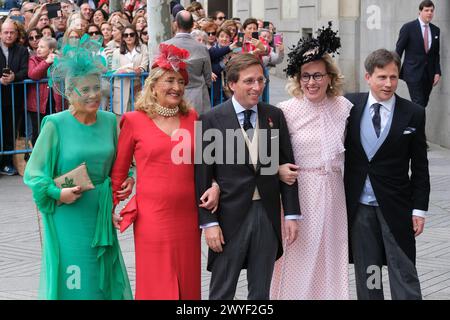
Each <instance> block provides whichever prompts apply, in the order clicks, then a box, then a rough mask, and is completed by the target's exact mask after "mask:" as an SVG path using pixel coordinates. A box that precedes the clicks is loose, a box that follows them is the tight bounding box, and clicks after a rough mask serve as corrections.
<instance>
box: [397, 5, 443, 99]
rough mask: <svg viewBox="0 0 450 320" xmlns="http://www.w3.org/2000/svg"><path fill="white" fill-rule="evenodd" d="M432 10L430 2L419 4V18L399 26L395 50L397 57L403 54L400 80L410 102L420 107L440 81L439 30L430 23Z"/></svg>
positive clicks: (432, 6) (432, 14) (432, 15)
mask: <svg viewBox="0 0 450 320" xmlns="http://www.w3.org/2000/svg"><path fill="white" fill-rule="evenodd" d="M434 8H435V7H434V3H433V2H432V1H430V0H425V1H422V2H421V4H420V6H419V10H420V13H419V18H418V19H416V20H414V21H411V22H409V23H407V24H405V25H403V27H402V28H401V29H400V35H399V38H398V41H397V48H396V51H397V53H398V55H399V56H400V57H401V56H402V55H403V52H404V53H405V59H404V61H403V67H402V69H401V72H400V78H401V79H403V80H404V81H405V82H406V84H407V85H408V90H409V94H410V96H411V100H412V101H413V102H415V103H417V104H418V105H421V106H423V107H426V106H427V105H428V101H429V98H430V94H431V91H432V90H433V87H434V86H436V85H437V84H438V83H439V81H440V79H441V63H440V53H439V51H440V45H439V41H440V34H441V31H440V29H439V28H438V27H436V26H435V25H434V24H432V23H431V20H433V17H434Z"/></svg>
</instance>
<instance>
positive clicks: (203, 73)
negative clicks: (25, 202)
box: [0, 0, 284, 175]
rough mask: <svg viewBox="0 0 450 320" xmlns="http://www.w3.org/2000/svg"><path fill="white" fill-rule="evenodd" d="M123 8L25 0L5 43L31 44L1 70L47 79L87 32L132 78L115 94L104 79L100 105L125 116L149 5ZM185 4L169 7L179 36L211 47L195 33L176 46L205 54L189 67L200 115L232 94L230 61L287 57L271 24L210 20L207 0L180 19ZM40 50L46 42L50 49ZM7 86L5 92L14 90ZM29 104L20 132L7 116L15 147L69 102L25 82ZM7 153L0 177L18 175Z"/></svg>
mask: <svg viewBox="0 0 450 320" xmlns="http://www.w3.org/2000/svg"><path fill="white" fill-rule="evenodd" d="M123 7H124V9H123V10H121V11H115V12H110V10H109V2H108V0H102V1H86V0H84V1H76V2H73V1H71V0H63V1H61V2H60V8H59V9H60V10H58V11H56V13H55V12H54V8H53V7H52V3H50V2H47V1H40V2H39V3H36V2H27V1H25V2H23V3H22V4H21V6H20V8H11V9H10V11H9V14H8V16H7V17H5V20H4V21H2V24H4V27H5V28H7V26H12V28H13V29H14V32H12V33H10V34H8V37H9V38H10V39H12V40H7V39H2V43H3V45H4V46H7V47H9V46H11V47H12V48H13V47H14V48H21V49H20V50H22V51H24V49H23V48H26V49H27V50H26V51H27V52H26V53H25V52H24V53H23V54H20V57H17V58H14V59H19V60H20V61H19V63H18V64H16V63H15V62H14V61H7V62H6V61H5V63H4V64H3V63H2V68H9V69H10V70H11V71H12V72H13V74H16V76H15V78H14V82H19V81H22V80H25V79H31V80H35V81H40V80H42V79H46V78H47V70H48V69H49V67H50V66H51V65H52V63H53V60H54V58H55V56H58V54H59V53H60V51H61V48H62V47H63V45H64V44H66V43H70V42H73V41H76V40H80V39H81V38H82V36H83V35H84V34H88V35H89V36H90V37H91V39H94V40H98V41H100V42H101V43H102V49H101V52H102V55H103V56H104V58H105V59H106V60H107V62H108V68H107V70H106V71H107V72H109V73H111V74H127V76H126V77H115V78H114V81H113V82H111V83H112V86H113V96H112V97H110V90H109V88H108V86H107V85H106V84H107V82H108V80H105V81H104V87H105V90H104V92H103V95H104V97H103V99H102V108H104V109H110V110H111V111H113V112H114V113H115V114H116V115H118V116H119V117H118V118H119V119H120V116H121V115H122V114H123V113H125V112H127V111H130V110H132V108H133V105H134V101H136V100H137V98H138V95H139V93H140V90H141V88H142V84H143V80H144V79H143V78H142V79H141V74H142V73H144V72H147V71H148V70H149V59H148V56H149V55H148V52H147V45H148V41H149V30H148V17H147V8H146V2H144V1H137V0H129V1H126V2H125V3H124V6H123ZM48 8H50V9H48ZM183 9H184V8H183V7H182V6H181V5H180V4H177V3H176V2H173V4H172V5H171V12H172V17H173V20H174V22H173V26H172V31H173V34H174V35H176V34H179V33H191V34H192V36H193V38H194V39H196V40H198V41H199V42H200V43H201V44H202V46H203V47H205V48H206V49H204V48H202V49H199V48H198V47H199V46H193V44H192V41H190V40H191V39H190V37H189V38H187V39H182V40H181V42H179V43H178V45H179V46H182V47H184V46H189V47H190V48H191V50H196V51H197V52H198V53H199V54H198V55H195V54H191V60H192V61H194V59H196V58H197V57H198V58H200V59H201V60H202V63H201V64H199V65H197V66H194V63H192V64H190V65H189V73H190V74H191V81H190V84H189V86H188V87H187V100H188V101H189V102H191V103H192V104H193V105H195V106H196V109H197V111H199V112H200V113H202V112H205V111H207V110H209V109H210V108H211V101H212V104H213V105H214V106H215V105H218V104H219V103H221V101H224V100H226V99H227V98H228V97H229V96H230V93H229V91H227V90H225V88H227V86H226V84H225V81H224V80H225V79H226V77H225V76H224V72H225V71H224V66H225V64H226V62H227V61H228V60H229V59H230V58H231V57H232V56H233V55H234V54H237V53H241V52H252V53H253V54H255V55H258V56H259V57H260V58H261V59H263V61H264V64H265V65H266V66H267V67H271V66H274V65H275V64H278V63H281V62H282V60H283V57H284V47H283V44H282V43H277V45H276V46H275V45H274V44H273V25H272V24H270V28H269V26H268V27H267V28H269V29H264V28H263V21H258V20H256V19H249V20H248V21H246V22H245V23H244V25H241V23H240V20H239V19H229V20H227V19H226V17H225V15H224V13H223V12H215V13H213V14H212V15H211V17H209V18H208V17H206V16H205V12H204V10H203V8H202V7H201V4H200V3H198V2H195V1H194V2H193V3H191V4H190V6H189V7H187V8H186V11H187V13H188V14H189V15H190V16H189V17H187V16H186V15H184V17H181V18H180V19H179V21H178V22H177V21H175V20H176V19H175V17H176V15H177V13H178V12H180V11H181V10H183ZM258 30H259V34H260V35H259V36H258V39H253V38H252V32H255V31H258ZM241 31H242V32H245V41H244V44H243V45H241V46H242V48H241V47H239V46H238V44H237V43H238V40H237V38H238V33H239V32H241ZM5 32H7V31H5ZM5 37H6V35H5ZM176 37H177V36H175V38H176ZM50 39H53V40H50ZM8 41H9V42H8ZM55 41H56V43H57V45H56V46H55ZM185 42H186V43H185ZM247 42H248V44H247ZM271 45H272V46H273V47H271ZM40 47H45V48H47V47H48V50H47V49H42V48H40ZM14 56H15V55H14ZM5 57H6V56H5ZM200 68H201V69H200ZM18 74H20V76H19V77H17V75H18ZM129 74H135V76H136V77H134V78H133V77H130V76H128V75H129ZM141 80H142V81H141ZM9 83H11V82H7V80H6V79H5V82H4V83H3V84H4V86H3V87H5V86H6V85H7V84H9ZM38 86H39V89H37V87H38ZM3 87H2V90H3V91H4V92H5V93H6V92H7V90H10V89H6V87H5V88H3ZM15 88H16V93H15V95H14V98H15V101H14V102H15V105H16V106H19V105H23V104H24V102H25V101H24V99H23V94H21V93H23V86H22V87H20V86H18V85H15ZM37 91H39V99H38V98H37V94H36V92H37ZM10 92H11V91H10ZM131 95H133V97H131ZM2 102H4V104H5V106H6V105H8V101H7V100H6V98H4V99H2ZM26 102H27V111H28V113H29V114H27V115H24V111H23V110H22V108H17V107H16V108H15V109H16V110H15V117H14V118H15V128H16V131H17V129H19V130H18V132H16V134H14V133H13V131H12V130H13V128H12V127H13V126H11V122H12V114H10V113H6V114H4V115H3V121H4V128H5V129H4V131H3V136H4V139H5V147H4V150H7V151H10V150H13V149H14V137H17V136H26V137H28V138H30V140H31V142H32V144H34V143H35V142H36V138H37V135H38V133H39V129H40V128H39V126H40V122H41V120H42V118H43V117H45V116H46V115H49V114H51V113H54V112H59V111H61V110H62V107H65V106H67V103H65V101H64V100H63V99H61V96H59V95H58V94H55V92H54V91H52V90H50V89H49V88H48V86H47V85H46V84H45V83H44V82H41V83H40V84H39V85H37V84H36V85H28V86H27V98H26ZM9 104H11V103H9ZM110 104H111V106H110ZM37 109H39V112H37ZM25 122H27V123H26V124H25ZM8 123H9V124H8ZM26 157H28V156H26ZM4 158H5V159H3V160H2V163H1V166H0V168H1V172H2V174H7V175H14V174H16V173H17V171H16V169H15V168H14V166H13V163H12V161H11V157H9V156H7V157H4Z"/></svg>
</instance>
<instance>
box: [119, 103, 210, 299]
mask: <svg viewBox="0 0 450 320" xmlns="http://www.w3.org/2000/svg"><path fill="white" fill-rule="evenodd" d="M196 120H197V114H196V112H195V111H194V110H191V111H190V112H189V114H188V115H187V116H180V129H184V130H180V129H179V130H177V131H176V132H175V134H178V133H181V132H182V133H185V134H187V136H186V135H185V136H184V137H183V138H182V139H179V138H177V139H176V141H171V140H172V139H171V137H170V136H168V135H167V134H166V133H164V132H163V131H162V130H161V129H159V128H158V127H157V126H156V124H155V123H154V122H153V120H152V119H151V118H150V117H148V116H147V114H145V113H144V112H141V111H135V112H129V113H126V114H124V115H123V116H122V121H121V124H120V126H121V131H120V136H119V143H118V149H117V159H116V161H115V164H114V167H113V171H112V174H111V178H112V182H113V191H114V194H115V191H117V190H120V186H121V184H122V182H123V181H124V180H125V179H126V177H127V174H128V170H129V168H130V163H131V160H132V158H133V156H134V157H135V161H136V172H137V176H136V196H135V203H134V205H133V204H130V206H131V207H133V206H135V207H136V209H137V210H136V215H135V217H132V218H131V221H130V222H132V221H133V220H134V218H135V221H134V242H135V252H136V299H138V300H142V299H145V300H147V299H151V300H200V298H201V289H200V285H201V280H200V275H201V270H200V268H201V267H200V263H201V257H200V236H201V232H200V229H199V226H198V216H197V201H196V196H195V181H194V123H195V121H196ZM172 137H174V136H172ZM179 141H183V143H184V144H183V147H184V149H183V150H184V151H186V152H188V153H184V154H183V153H182V154H181V155H184V156H185V158H184V159H186V157H187V160H188V161H185V162H184V163H182V164H175V163H174V162H173V161H172V158H171V157H172V150H173V149H174V147H175V148H179V147H180V144H179ZM175 150H178V149H175ZM177 154H179V152H177ZM186 162H189V163H186ZM133 201H134V200H131V201H130V202H131V203H133ZM117 202H118V200H117V199H116V198H115V197H114V203H115V204H117ZM124 220H127V219H124Z"/></svg>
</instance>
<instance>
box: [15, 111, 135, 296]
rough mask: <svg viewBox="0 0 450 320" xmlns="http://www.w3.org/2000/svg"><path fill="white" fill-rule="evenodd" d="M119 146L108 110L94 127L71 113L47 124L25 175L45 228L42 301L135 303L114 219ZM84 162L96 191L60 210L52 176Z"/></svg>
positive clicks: (54, 117)
mask: <svg viewBox="0 0 450 320" xmlns="http://www.w3.org/2000/svg"><path fill="white" fill-rule="evenodd" d="M116 145H117V125H116V117H115V115H113V114H110V113H108V112H103V111H98V112H97V120H96V122H95V123H94V124H92V125H84V124H82V123H80V122H79V121H78V120H77V119H76V118H75V117H74V116H73V115H72V114H71V113H70V112H69V111H64V112H61V113H57V114H53V115H50V116H47V117H45V118H44V119H43V121H42V131H41V133H40V135H39V138H38V140H37V142H36V145H35V147H34V149H33V153H32V155H31V158H30V160H29V162H28V164H27V168H26V170H25V176H24V182H25V184H27V185H28V186H29V187H30V188H31V189H32V191H33V198H34V200H35V202H36V204H37V206H38V208H39V210H40V212H41V214H42V221H43V226H44V245H43V253H42V268H41V279H40V288H39V298H40V299H52V300H53V299H77V300H78V299H83V300H85V299H89V300H103V299H114V300H120V299H132V293H131V288H130V283H129V280H128V275H127V272H126V268H125V264H124V262H123V258H122V254H121V251H120V247H119V242H118V240H117V234H116V230H115V229H114V227H113V225H112V217H111V213H112V191H111V180H110V178H109V174H110V171H111V168H112V165H113V162H114V159H115V154H116ZM83 162H85V163H86V165H87V168H88V173H89V176H90V178H91V180H92V182H93V184H94V185H95V189H94V190H90V191H86V192H84V193H83V194H82V196H81V198H79V199H78V200H77V201H76V202H75V203H73V204H70V205H66V204H62V205H59V206H58V205H57V201H56V200H58V199H59V198H60V194H61V190H60V189H59V188H57V187H56V186H55V184H54V183H53V178H54V177H57V176H60V175H62V174H64V173H66V172H68V171H70V170H72V169H74V168H75V167H77V166H78V165H80V164H81V163H83Z"/></svg>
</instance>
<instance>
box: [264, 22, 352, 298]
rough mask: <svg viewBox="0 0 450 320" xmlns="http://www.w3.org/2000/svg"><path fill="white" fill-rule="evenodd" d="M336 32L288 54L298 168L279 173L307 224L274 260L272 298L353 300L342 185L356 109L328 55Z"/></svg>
mask: <svg viewBox="0 0 450 320" xmlns="http://www.w3.org/2000/svg"><path fill="white" fill-rule="evenodd" d="M336 34H337V33H336V32H334V31H333V30H332V29H331V23H330V26H329V27H328V28H326V29H325V28H323V29H320V30H319V36H318V38H317V39H315V38H312V39H307V40H305V39H302V40H300V41H299V43H298V45H297V47H296V48H294V49H293V51H292V52H291V53H289V60H288V67H287V69H286V70H287V75H288V76H289V83H288V92H289V94H290V95H292V99H290V100H288V101H285V102H282V103H281V104H280V105H279V107H280V108H281V110H282V111H283V113H284V116H285V117H286V122H287V124H288V128H289V133H290V136H291V142H292V147H293V150H294V157H295V164H286V165H283V166H282V167H281V168H280V178H281V180H282V181H283V182H285V183H287V184H293V183H294V182H295V180H298V187H299V200H300V208H301V213H302V217H303V220H301V221H300V222H299V236H298V239H297V240H296V241H295V242H294V243H292V244H291V245H289V246H287V247H286V248H285V253H284V255H283V257H282V258H281V259H280V260H279V261H278V262H277V263H276V266H275V270H274V276H273V280H272V289H271V298H272V299H275V300H276V299H283V300H316V299H317V300H344V299H349V286H348V240H347V237H348V232H347V209H346V204H345V192H344V181H343V165H344V151H345V149H344V139H345V128H346V123H347V118H348V117H349V114H350V110H351V108H352V106H353V105H352V104H351V102H350V101H348V100H347V99H346V98H344V97H343V96H342V86H343V76H342V75H341V73H340V71H339V68H338V66H337V65H336V62H335V61H334V60H333V58H332V57H331V56H330V54H334V53H336V52H337V51H338V49H339V48H340V46H341V45H340V39H339V37H337V35H336Z"/></svg>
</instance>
